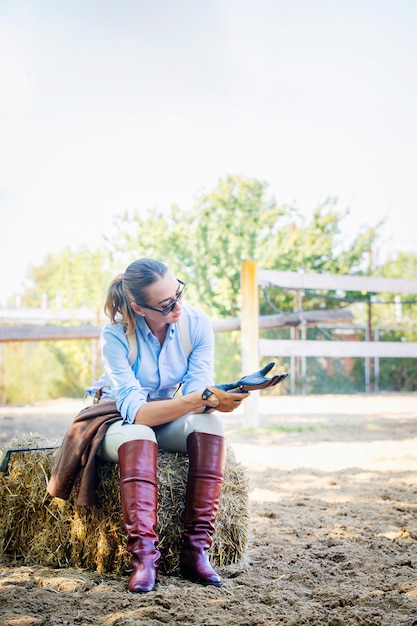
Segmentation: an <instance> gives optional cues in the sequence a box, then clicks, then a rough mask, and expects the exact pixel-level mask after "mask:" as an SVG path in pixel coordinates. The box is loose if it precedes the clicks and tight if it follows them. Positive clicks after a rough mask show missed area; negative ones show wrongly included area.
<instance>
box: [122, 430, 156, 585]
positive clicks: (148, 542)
mask: <svg viewBox="0 0 417 626" xmlns="http://www.w3.org/2000/svg"><path fill="white" fill-rule="evenodd" d="M118 454H119V464H120V496H121V501H122V511H123V521H124V526H125V529H126V532H127V534H128V540H127V550H128V551H129V552H131V553H132V566H133V572H132V574H131V576H130V580H129V584H128V588H129V591H134V592H142V593H146V592H147V591H153V590H154V589H155V583H156V576H157V569H158V566H157V561H158V559H159V557H160V556H161V554H160V552H159V551H158V550H157V549H156V548H155V543H156V542H157V541H158V536H157V534H156V524H157V510H158V486H157V480H156V462H157V457H158V446H157V444H156V443H154V442H153V441H147V440H133V441H127V442H126V443H124V444H122V445H121V446H120V448H119V451H118Z"/></svg>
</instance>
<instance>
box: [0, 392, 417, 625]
mask: <svg viewBox="0 0 417 626" xmlns="http://www.w3.org/2000/svg"><path fill="white" fill-rule="evenodd" d="M81 407H82V404H81V402H80V401H78V400H60V401H54V402H48V403H44V404H37V405H31V406H3V407H1V406H0V446H1V445H2V446H3V447H4V444H5V443H6V442H7V441H8V440H9V439H10V438H11V437H12V436H13V435H14V434H15V433H18V432H20V433H21V432H35V433H39V434H43V435H47V436H51V437H54V436H62V435H63V434H64V432H65V430H66V428H67V426H68V424H69V423H70V421H71V420H72V418H73V417H74V415H75V414H76V413H77V412H78V410H79V409H80V408H81ZM259 407H260V426H259V427H258V428H255V429H242V428H241V426H242V421H243V416H242V415H239V414H237V415H236V414H233V415H231V416H230V415H228V416H226V418H225V423H226V429H227V432H228V439H229V443H230V444H231V445H232V446H233V448H234V450H235V453H236V457H237V459H238V460H239V461H241V462H242V463H243V464H244V465H245V466H246V467H247V472H248V477H249V480H250V507H251V539H250V543H249V546H248V552H247V556H246V558H245V559H244V560H243V561H242V562H241V563H240V564H239V565H237V566H230V567H225V568H223V569H221V570H220V572H221V574H222V577H223V581H224V584H223V587H222V588H221V589H217V588H204V587H201V586H199V585H195V584H192V583H189V582H188V581H185V580H181V579H180V578H175V577H160V581H159V584H158V588H157V590H156V591H155V592H154V593H150V594H144V595H138V594H131V593H129V592H127V591H126V579H125V578H120V577H115V576H104V575H100V574H97V573H95V572H89V571H79V570H74V569H62V570H56V569H48V568H46V567H41V566H33V565H31V566H28V565H25V564H23V563H14V562H11V561H10V560H8V559H7V558H6V557H5V556H2V557H0V624H1V626H35V625H36V626H40V625H46V624H48V625H51V624H52V625H54V624H77V625H81V626H84V625H85V626H87V625H88V624H96V625H103V626H104V625H106V626H127V625H129V626H130V625H132V626H133V625H137V624H144V625H145V624H146V625H147V626H153V625H157V624H181V625H182V626H188V625H204V626H220V625H224V626H232V625H233V626H234V625H236V626H237V625H239V626H275V625H278V624H286V625H300V626H301V625H307V624H308V625H311V626H318V625H322V624H327V625H330V626H344V625H346V626H358V625H359V626H374V625H375V626H377V625H378V626H400V625H403V624H404V625H407V626H412V625H414V626H416V625H417V395H416V394H407V395H377V396H363V395H357V396H314V397H286V396H285V397H281V398H274V399H272V398H260V401H259Z"/></svg>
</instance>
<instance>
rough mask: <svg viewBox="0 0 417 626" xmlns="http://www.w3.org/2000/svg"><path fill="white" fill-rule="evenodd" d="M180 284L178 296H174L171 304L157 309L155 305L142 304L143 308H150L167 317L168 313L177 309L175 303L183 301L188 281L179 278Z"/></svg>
mask: <svg viewBox="0 0 417 626" xmlns="http://www.w3.org/2000/svg"><path fill="white" fill-rule="evenodd" d="M177 280H178V282H179V284H180V287H181V289H180V291H179V293H178V295H177V297H176V298H174V299H173V300H172V301H171V302H170V303H169V304H167V306H164V308H163V309H155V308H154V307H153V306H148V305H147V304H141V305H140V306H141V307H142V308H143V309H150V310H151V311H156V312H157V313H162V315H163V316H164V317H165V316H166V315H169V314H170V313H171V311H173V310H174V309H175V305H176V304H177V302H181V300H182V297H183V295H184V290H185V288H186V286H187V283H183V282H182V280H180V279H179V278H177Z"/></svg>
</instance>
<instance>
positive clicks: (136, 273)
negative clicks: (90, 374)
mask: <svg viewBox="0 0 417 626" xmlns="http://www.w3.org/2000/svg"><path fill="white" fill-rule="evenodd" d="M167 271H168V267H167V266H166V265H165V264H164V263H162V262H161V261H156V260H155V259H148V258H143V259H138V260H137V261H133V263H131V264H130V265H129V266H128V267H127V268H126V270H125V272H124V274H118V275H117V276H116V277H115V278H113V280H112V281H111V283H110V284H109V286H108V288H107V295H106V301H105V304H104V312H105V314H106V315H107V316H108V317H109V318H110V320H111V322H112V323H113V324H116V323H118V322H121V323H122V324H123V325H124V327H125V331H126V332H127V333H131V332H133V331H134V330H135V326H136V313H135V312H134V310H133V309H132V307H131V305H130V303H131V302H134V303H135V304H138V305H142V304H146V300H147V297H146V289H147V287H149V285H152V283H154V282H156V281H157V280H159V279H160V278H161V277H162V276H164V274H165V273H166V272H167Z"/></svg>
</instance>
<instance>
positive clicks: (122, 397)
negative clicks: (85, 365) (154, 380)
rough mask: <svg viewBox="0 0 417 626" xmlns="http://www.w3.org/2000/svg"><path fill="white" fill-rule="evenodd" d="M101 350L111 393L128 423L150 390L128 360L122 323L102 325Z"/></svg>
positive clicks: (127, 348)
mask: <svg viewBox="0 0 417 626" xmlns="http://www.w3.org/2000/svg"><path fill="white" fill-rule="evenodd" d="M101 349H102V355H103V364H104V369H105V371H106V374H107V380H108V382H109V384H110V387H111V395H112V397H113V398H114V400H115V402H116V405H117V409H118V411H120V413H121V415H122V417H123V418H124V421H126V422H129V423H132V422H133V421H134V420H135V416H136V413H137V412H138V411H139V409H140V407H141V406H142V405H143V404H144V403H145V402H146V400H147V397H148V394H149V391H150V390H149V389H147V388H146V387H143V386H142V385H141V383H140V381H139V380H138V379H137V378H136V376H135V372H134V371H133V369H132V366H131V365H130V363H129V344H128V340H127V337H126V334H125V332H124V328H123V325H122V324H112V325H110V324H107V325H106V326H104V328H103V330H102V333H101Z"/></svg>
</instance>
